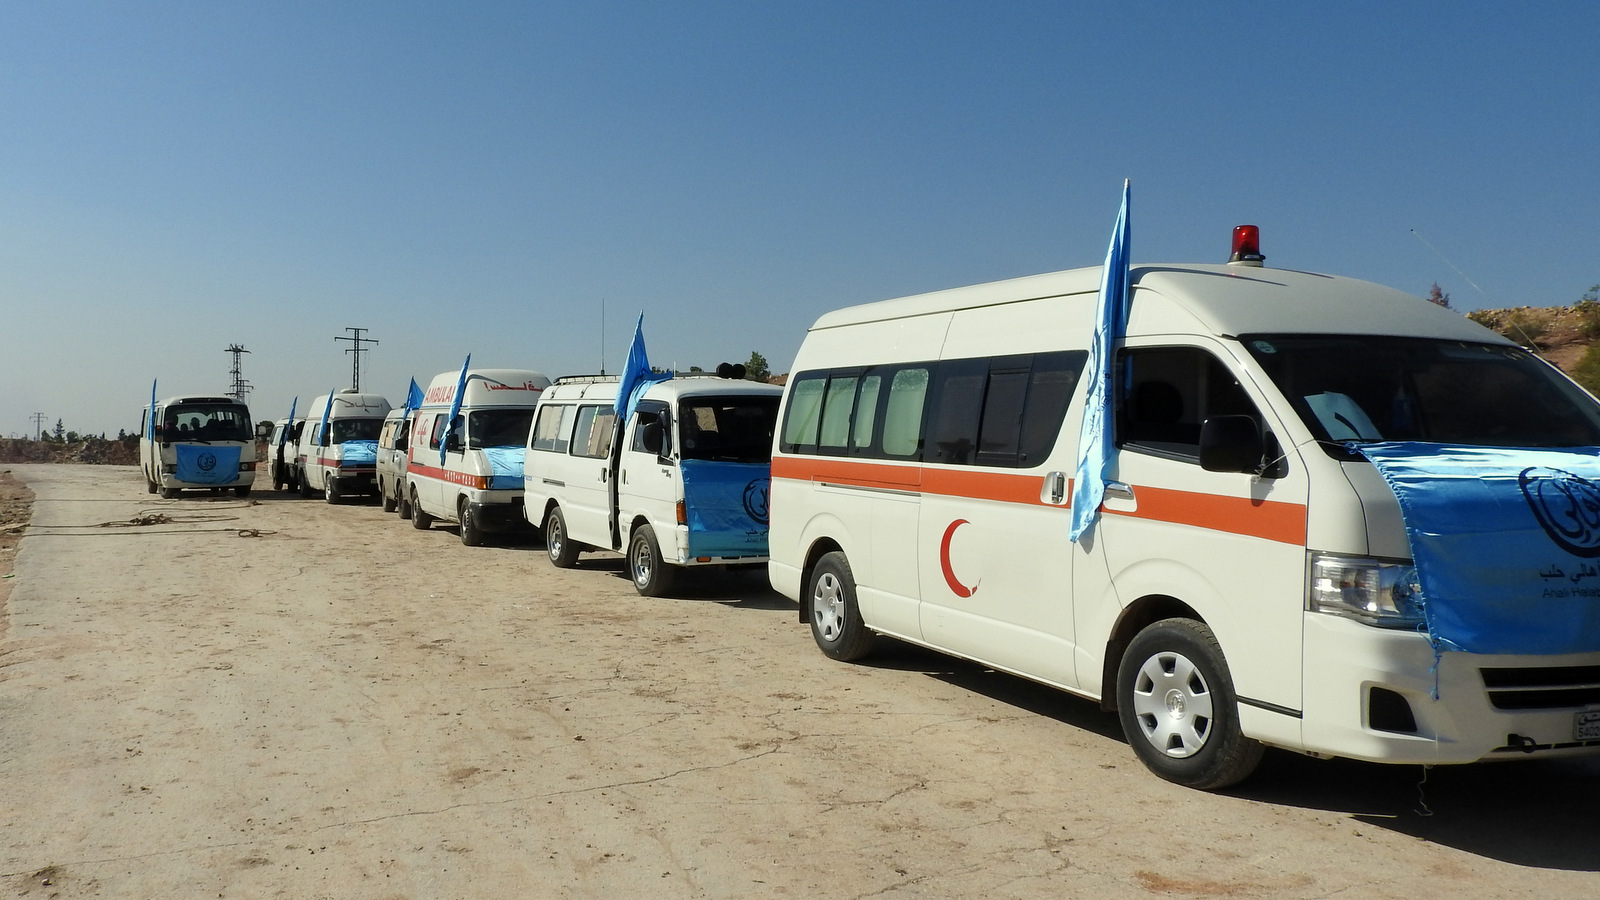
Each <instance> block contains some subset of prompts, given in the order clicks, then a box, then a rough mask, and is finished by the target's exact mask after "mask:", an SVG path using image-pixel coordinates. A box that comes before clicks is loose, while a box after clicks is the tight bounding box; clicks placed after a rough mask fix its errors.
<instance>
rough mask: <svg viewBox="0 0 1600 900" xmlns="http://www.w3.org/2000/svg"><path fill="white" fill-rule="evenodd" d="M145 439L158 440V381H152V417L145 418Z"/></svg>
mask: <svg viewBox="0 0 1600 900" xmlns="http://www.w3.org/2000/svg"><path fill="white" fill-rule="evenodd" d="M145 419H146V420H147V421H146V422H145V437H147V438H149V439H150V440H152V441H153V440H155V439H156V379H154V378H152V379H150V415H148V416H145Z"/></svg>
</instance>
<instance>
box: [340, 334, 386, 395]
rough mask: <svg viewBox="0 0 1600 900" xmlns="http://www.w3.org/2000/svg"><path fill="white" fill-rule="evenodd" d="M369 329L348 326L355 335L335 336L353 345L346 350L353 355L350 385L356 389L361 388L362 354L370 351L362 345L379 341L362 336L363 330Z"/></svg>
mask: <svg viewBox="0 0 1600 900" xmlns="http://www.w3.org/2000/svg"><path fill="white" fill-rule="evenodd" d="M367 330H368V329H366V328H346V329H345V331H348V332H350V333H351V334H352V335H353V337H345V336H343V335H334V338H333V339H334V340H336V341H349V342H350V343H351V344H352V345H353V346H350V347H346V348H345V350H344V352H346V353H349V354H350V355H351V356H352V357H353V358H352V359H351V360H350V387H351V389H352V390H355V391H360V390H361V354H363V353H367V352H369V351H368V350H367V349H366V348H365V347H363V346H361V345H362V344H376V343H377V341H376V340H375V339H373V338H369V337H362V336H361V332H363V331H367Z"/></svg>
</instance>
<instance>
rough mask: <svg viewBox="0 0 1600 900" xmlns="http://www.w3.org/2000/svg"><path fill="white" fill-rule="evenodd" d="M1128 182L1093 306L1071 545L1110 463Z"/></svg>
mask: <svg viewBox="0 0 1600 900" xmlns="http://www.w3.org/2000/svg"><path fill="white" fill-rule="evenodd" d="M1129 194H1130V192H1129V190H1128V182H1127V181H1124V182H1122V209H1120V210H1119V211H1118V212H1117V225H1116V228H1115V229H1114V230H1113V231H1112V232H1111V247H1110V248H1109V249H1108V250H1106V264H1105V268H1104V269H1103V270H1102V271H1101V273H1100V302H1099V304H1098V305H1097V306H1096V307H1095V325H1094V339H1093V340H1092V341H1091V342H1090V344H1089V366H1088V369H1089V373H1090V378H1091V379H1092V380H1091V381H1090V383H1089V396H1088V397H1087V398H1086V399H1085V401H1084V406H1083V426H1082V428H1081V429H1080V430H1079V432H1078V471H1077V473H1076V474H1075V475H1074V476H1073V487H1072V530H1071V531H1070V532H1068V534H1067V536H1068V537H1069V538H1071V539H1072V541H1073V542H1074V543H1076V542H1077V540H1078V538H1080V537H1082V536H1083V533H1084V532H1086V531H1088V530H1089V529H1090V527H1092V526H1093V525H1094V521H1095V517H1096V515H1097V514H1098V513H1099V511H1100V502H1101V501H1102V500H1104V499H1105V492H1106V469H1107V467H1108V466H1109V465H1110V463H1111V458H1112V454H1113V453H1114V452H1115V449H1116V448H1115V447H1114V446H1113V443H1112V441H1113V437H1114V436H1113V434H1112V428H1111V397H1112V383H1111V377H1112V372H1111V356H1112V353H1113V352H1114V351H1115V349H1116V343H1117V341H1119V340H1121V339H1122V336H1123V333H1124V332H1125V331H1126V330H1127V327H1128V281H1129V278H1128V199H1129Z"/></svg>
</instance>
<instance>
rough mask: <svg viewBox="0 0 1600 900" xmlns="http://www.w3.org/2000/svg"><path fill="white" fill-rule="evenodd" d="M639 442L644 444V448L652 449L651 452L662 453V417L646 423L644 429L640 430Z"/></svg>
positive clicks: (658, 454)
mask: <svg viewBox="0 0 1600 900" xmlns="http://www.w3.org/2000/svg"><path fill="white" fill-rule="evenodd" d="M639 443H641V444H643V445H644V449H646V450H648V451H650V452H651V453H654V454H655V455H657V456H660V455H661V420H660V419H655V420H654V421H651V422H647V423H645V425H644V428H643V430H642V431H640V432H639Z"/></svg>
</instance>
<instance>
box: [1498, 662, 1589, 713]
mask: <svg viewBox="0 0 1600 900" xmlns="http://www.w3.org/2000/svg"><path fill="white" fill-rule="evenodd" d="M1478 671H1479V672H1480V673H1481V674H1482V675H1483V686H1484V687H1485V688H1486V689H1488V691H1489V702H1490V703H1492V704H1494V708H1495V709H1566V708H1572V709H1581V708H1583V707H1585V706H1589V705H1590V704H1600V666H1547V667H1544V668H1517V669H1509V668H1506V669H1479V670H1478Z"/></svg>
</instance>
